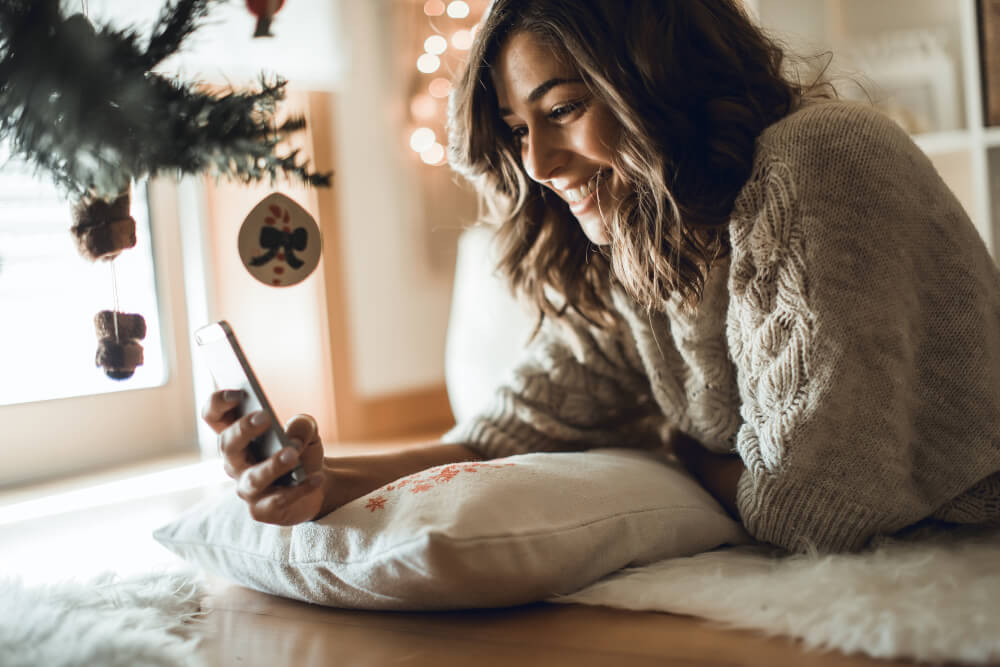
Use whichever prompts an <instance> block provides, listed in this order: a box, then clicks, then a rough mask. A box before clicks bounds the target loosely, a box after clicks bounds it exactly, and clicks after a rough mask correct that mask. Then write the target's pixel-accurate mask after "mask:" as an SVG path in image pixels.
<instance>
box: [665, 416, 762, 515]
mask: <svg viewBox="0 0 1000 667" xmlns="http://www.w3.org/2000/svg"><path fill="white" fill-rule="evenodd" d="M672 444H673V450H674V454H675V455H676V456H677V458H678V460H679V461H680V462H681V463H682V464H683V465H684V467H685V468H687V469H688V471H690V473H691V474H692V475H694V477H695V479H697V480H698V482H699V483H700V484H701V485H702V486H703V487H705V489H706V490H707V491H708V492H709V493H711V494H712V496H714V497H715V499H716V500H718V501H719V504H721V505H722V506H723V507H724V508H725V509H726V511H727V512H729V515H730V516H732V517H733V518H734V519H736V520H737V521H740V512H739V509H738V508H737V506H736V489H737V488H738V486H739V482H740V476H741V475H742V474H743V473H744V472H745V471H746V466H745V465H743V459H741V458H740V457H739V455H737V454H716V453H714V452H710V451H708V450H707V449H705V448H704V447H703V446H702V445H701V443H700V442H698V441H697V440H695V439H694V438H692V437H691V436H689V435H687V434H686V433H676V434H675V435H674V437H673V438H672Z"/></svg>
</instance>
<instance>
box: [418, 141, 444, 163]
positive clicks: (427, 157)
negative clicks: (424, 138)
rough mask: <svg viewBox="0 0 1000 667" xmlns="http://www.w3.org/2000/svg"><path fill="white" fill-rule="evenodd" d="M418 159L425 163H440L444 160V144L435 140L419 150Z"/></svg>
mask: <svg viewBox="0 0 1000 667" xmlns="http://www.w3.org/2000/svg"><path fill="white" fill-rule="evenodd" d="M420 159H421V160H423V161H424V162H426V163H427V164H435V165H436V164H441V163H442V162H444V146H442V145H441V144H439V143H437V142H436V141H435V142H434V143H433V144H431V145H430V146H429V147H428V148H427V149H426V150H423V151H421V152H420Z"/></svg>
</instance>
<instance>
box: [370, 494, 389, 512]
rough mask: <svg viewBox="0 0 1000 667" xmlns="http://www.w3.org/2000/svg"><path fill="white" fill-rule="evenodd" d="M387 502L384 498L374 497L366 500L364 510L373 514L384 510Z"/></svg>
mask: <svg viewBox="0 0 1000 667" xmlns="http://www.w3.org/2000/svg"><path fill="white" fill-rule="evenodd" d="M386 500H388V498H386V497H385V496H375V497H374V498H369V499H368V504H367V505H365V509H366V510H368V511H370V512H374V511H375V510H382V509H385V501H386Z"/></svg>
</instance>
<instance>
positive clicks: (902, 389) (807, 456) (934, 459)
mask: <svg viewBox="0 0 1000 667" xmlns="http://www.w3.org/2000/svg"><path fill="white" fill-rule="evenodd" d="M811 116H812V117H811V118H809V119H808V122H806V119H803V121H802V122H789V123H787V124H786V125H785V127H783V128H782V132H783V133H784V135H783V136H781V137H774V136H771V137H767V141H771V142H773V144H774V145H777V146H781V147H782V148H781V150H775V151H774V152H773V153H772V154H771V155H770V156H769V157H768V158H767V159H765V160H762V161H761V162H760V163H759V164H758V167H757V170H756V173H755V174H754V176H753V177H752V181H751V182H748V186H747V188H745V192H746V197H744V198H743V200H742V201H739V202H738V204H737V209H736V211H735V212H734V225H733V227H732V245H733V264H732V269H731V274H730V294H731V299H732V302H731V305H730V311H729V322H728V328H729V333H730V336H729V340H730V348H731V354H732V357H733V359H734V361H735V363H736V365H737V368H738V378H739V387H740V394H741V400H742V416H743V424H742V426H741V428H740V431H739V434H738V436H737V448H738V450H739V452H740V455H741V456H742V458H743V459H744V462H745V464H746V472H744V474H743V475H742V476H741V478H740V481H739V485H738V490H737V505H738V508H739V512H740V514H741V517H742V519H743V522H744V524H745V526H746V528H747V530H748V531H749V532H750V533H751V534H752V535H753V536H754V537H756V538H757V539H759V540H762V541H765V542H770V543H773V544H776V545H779V546H781V547H784V548H786V549H789V550H793V551H799V550H803V549H808V548H810V547H815V548H817V549H819V550H821V551H827V552H828V551H843V550H856V549H859V548H861V547H863V546H864V545H865V544H866V543H867V542H868V541H869V540H870V539H871V538H872V537H873V536H875V535H876V534H891V533H894V532H896V531H898V530H900V529H902V528H904V527H906V526H908V525H910V524H912V523H914V522H916V521H919V520H920V519H922V518H924V517H926V516H929V515H930V514H932V513H933V512H934V510H935V508H937V507H939V506H940V505H941V504H943V503H945V502H947V501H948V500H949V499H950V498H953V497H955V496H957V495H959V494H960V493H961V491H962V490H963V489H964V488H967V487H968V485H969V484H970V482H973V481H975V480H976V479H977V475H982V474H983V473H986V472H988V468H982V469H981V470H976V469H975V465H973V464H970V465H955V462H954V461H948V460H946V459H947V456H948V454H947V453H946V452H947V449H946V448H945V447H946V446H947V447H952V448H953V451H954V450H957V447H956V443H958V445H959V447H968V448H969V449H967V450H966V451H971V449H972V448H973V447H975V446H980V445H983V444H985V445H986V446H988V443H989V440H990V439H991V438H995V435H993V434H990V433H988V432H986V429H984V428H983V425H984V424H995V416H994V417H993V418H990V417H989V416H988V414H987V413H986V412H985V411H986V410H992V409H993V407H992V406H986V407H984V408H982V409H983V410H984V413H983V415H977V414H971V413H967V414H961V411H962V410H968V406H970V405H975V404H976V402H977V400H978V402H979V403H982V398H979V399H977V398H976V396H977V395H978V396H980V397H984V396H988V395H991V393H990V383H991V382H995V381H996V378H995V375H994V376H989V375H988V373H989V372H993V373H994V374H995V368H994V369H993V371H987V372H986V374H984V371H983V369H982V368H981V367H980V368H977V365H979V364H984V363H985V364H986V365H987V366H989V365H993V366H995V363H994V361H995V360H990V359H982V360H977V359H976V358H975V356H974V354H970V351H971V350H974V349H978V348H979V347H982V345H983V342H984V341H983V339H978V340H977V336H978V335H980V333H981V332H982V331H984V330H990V331H992V332H993V333H991V334H989V335H991V336H992V335H994V334H995V332H996V320H995V318H996V313H995V312H992V313H991V312H990V311H989V308H990V307H993V306H988V307H986V308H984V307H983V300H982V298H981V297H980V296H977V289H978V290H980V292H979V293H980V294H981V290H982V285H983V282H984V279H983V278H982V276H986V275H988V268H987V269H984V270H982V271H980V272H979V274H978V276H977V275H976V271H977V269H976V266H977V263H978V265H979V266H980V267H981V266H984V265H983V264H981V263H980V260H979V259H975V258H978V257H980V256H982V255H983V253H982V251H981V250H979V249H976V248H975V247H974V246H975V244H976V243H980V244H981V242H980V241H978V236H977V234H976V232H975V230H974V228H973V227H972V225H971V223H970V222H969V220H968V218H967V217H966V216H965V214H964V212H963V210H962V208H961V205H960V204H959V203H958V202H957V200H955V198H954V196H953V195H952V194H951V192H950V191H949V190H948V188H947V187H946V186H945V185H944V183H943V182H942V181H941V180H940V178H939V177H938V176H937V174H936V172H935V171H934V168H933V167H932V166H931V164H930V162H929V161H928V160H927V159H926V158H925V157H924V155H923V154H922V153H921V152H920V151H919V149H917V148H916V147H915V146H914V145H913V144H912V142H911V141H910V139H909V138H908V137H907V136H906V135H905V134H904V133H903V132H902V131H901V130H899V129H898V128H896V127H895V126H894V125H893V124H892V123H891V122H890V121H888V120H887V119H883V118H881V117H879V116H877V115H876V114H875V112H871V111H866V112H864V113H858V112H854V111H851V112H846V111H844V109H843V107H842V106H838V107H832V108H830V109H828V110H819V111H815V112H811ZM762 150H764V151H765V152H767V151H768V147H767V145H765V146H764V147H763V149H762ZM986 264H987V265H988V264H989V262H986ZM990 317H992V318H993V324H992V329H989V327H990V326H991V325H989V324H988V323H989V322H990ZM983 322H986V323H987V325H986V327H987V329H984V328H983V326H984V325H983ZM977 332H980V333H977ZM988 342H990V343H991V344H992V347H993V348H994V354H995V350H996V347H997V346H996V342H997V341H995V340H991V341H988ZM966 380H967V381H968V383H969V384H968V386H963V385H962V383H963V381H966ZM980 390H981V391H982V392H983V393H982V394H977V392H978V391H980ZM952 408H954V412H953V413H951V414H948V411H949V410H950V409H952ZM974 411H975V409H974V410H973V412H974ZM990 419H993V421H992V422H991V421H990ZM959 424H965V426H961V427H959V426H958V425H959ZM963 428H964V429H965V430H964V431H963V430H962V429H963ZM977 429H978V430H977ZM980 431H983V432H980ZM969 458H970V460H971V459H973V457H972V456H970V457H969ZM984 460H985V459H984Z"/></svg>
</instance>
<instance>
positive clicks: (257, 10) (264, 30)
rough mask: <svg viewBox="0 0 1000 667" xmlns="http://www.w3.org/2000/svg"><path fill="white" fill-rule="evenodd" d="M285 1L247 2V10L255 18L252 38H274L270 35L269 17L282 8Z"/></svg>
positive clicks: (255, 0)
mask: <svg viewBox="0 0 1000 667" xmlns="http://www.w3.org/2000/svg"><path fill="white" fill-rule="evenodd" d="M284 4H285V0H247V9H249V10H250V13H251V14H253V15H254V16H256V17H257V28H256V30H254V32H253V36H254V37H274V35H273V34H271V17H273V16H274V15H275V14H277V13H278V10H279V9H281V8H282V6H284Z"/></svg>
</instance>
